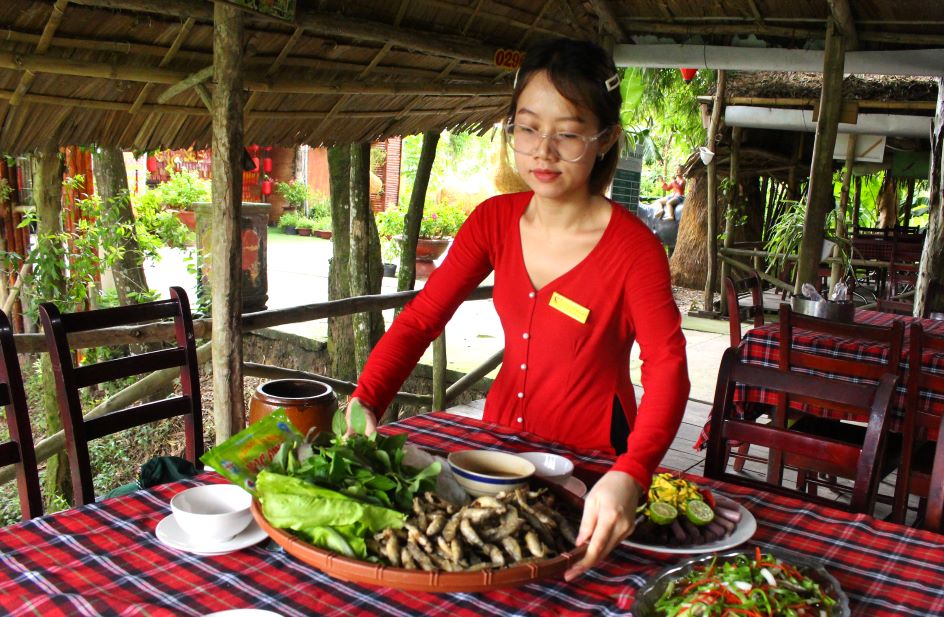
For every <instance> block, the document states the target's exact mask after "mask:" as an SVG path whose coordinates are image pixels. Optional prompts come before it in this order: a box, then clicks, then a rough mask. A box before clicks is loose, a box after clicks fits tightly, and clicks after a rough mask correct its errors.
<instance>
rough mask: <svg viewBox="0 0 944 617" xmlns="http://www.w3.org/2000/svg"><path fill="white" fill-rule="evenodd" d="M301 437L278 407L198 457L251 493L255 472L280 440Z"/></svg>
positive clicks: (272, 455) (275, 452) (253, 490)
mask: <svg viewBox="0 0 944 617" xmlns="http://www.w3.org/2000/svg"><path fill="white" fill-rule="evenodd" d="M303 437H304V436H303V435H302V434H301V432H299V430H298V429H297V428H295V426H294V425H293V424H292V423H291V422H290V421H289V419H288V417H287V416H286V415H285V410H284V409H281V408H279V409H277V410H275V411H274V412H272V413H271V414H269V415H267V416H266V417H264V418H262V419H261V420H259V421H258V422H254V423H253V424H250V425H249V426H247V427H246V428H245V429H243V430H242V431H240V432H238V433H236V434H235V435H233V436H232V437H230V438H229V439H227V440H226V441H224V442H223V443H221V444H219V445H218V446H216V447H215V448H213V449H212V450H210V451H208V452H207V453H206V454H204V455H203V456H201V457H200V460H201V461H203V463H204V464H205V465H209V466H210V467H212V468H213V469H215V470H216V471H217V473H219V474H220V475H221V476H223V477H224V478H226V479H227V480H229V481H230V482H232V483H233V484H235V485H236V486H241V487H243V488H244V489H246V490H247V491H249V492H250V493H252V494H253V495H255V494H256V475H257V474H258V473H259V472H260V471H262V470H263V469H265V468H266V466H267V465H268V464H269V463H270V462H271V461H272V458H273V457H274V456H275V455H276V454H277V453H278V451H279V448H280V447H281V446H282V444H283V443H285V442H286V441H288V440H301V439H303Z"/></svg>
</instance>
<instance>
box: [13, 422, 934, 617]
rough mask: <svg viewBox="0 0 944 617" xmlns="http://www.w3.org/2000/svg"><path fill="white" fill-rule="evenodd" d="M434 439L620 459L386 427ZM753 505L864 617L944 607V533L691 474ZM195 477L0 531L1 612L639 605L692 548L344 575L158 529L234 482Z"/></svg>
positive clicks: (772, 535)
mask: <svg viewBox="0 0 944 617" xmlns="http://www.w3.org/2000/svg"><path fill="white" fill-rule="evenodd" d="M381 430H383V431H385V432H388V433H391V434H392V433H400V432H408V433H409V440H410V441H411V442H412V443H414V444H416V445H419V446H421V447H426V448H429V449H431V450H441V451H454V450H464V449H483V448H484V449H497V450H503V451H508V452H523V451H549V452H554V453H556V454H561V455H563V456H566V457H568V458H570V459H571V460H572V461H573V462H574V463H575V475H576V476H577V477H579V478H581V479H582V480H584V481H585V482H586V483H588V484H592V483H593V482H594V481H595V480H596V479H598V478H599V477H600V476H601V475H602V474H603V473H605V472H606V471H607V470H608V469H609V468H610V466H611V465H612V464H613V462H614V457H613V456H612V455H610V454H608V453H605V452H601V451H576V450H572V449H568V448H565V447H562V446H560V445H556V444H553V443H549V442H548V441H546V440H544V439H542V438H540V437H538V436H536V435H533V434H529V433H524V432H521V431H516V430H513V429H510V428H508V427H504V426H499V425H495V424H490V423H486V422H482V421H479V420H474V419H471V418H466V417H462V416H458V415H453V414H449V413H444V412H436V413H429V414H422V415H417V416H413V417H410V418H407V419H404V420H401V421H398V422H395V423H393V424H389V425H386V426H384V427H382V429H381ZM686 477H687V478H688V479H689V480H692V481H695V482H697V483H699V484H701V485H703V486H706V487H708V488H710V489H711V490H712V491H716V492H719V493H721V494H724V495H726V496H728V497H730V498H731V499H734V500H735V501H737V502H738V503H739V504H741V505H742V506H744V507H745V508H746V509H747V510H748V511H749V512H750V513H751V514H752V515H753V517H754V518H755V519H756V521H757V529H756V532H755V533H754V535H753V537H751V538H750V539H749V540H747V542H746V544H745V545H743V548H745V549H746V550H749V551H751V552H753V551H754V550H756V548H760V550H762V551H767V550H770V549H779V550H783V551H789V552H792V553H794V554H797V555H800V556H802V557H804V558H806V559H807V560H810V561H813V562H816V563H818V564H821V565H822V566H823V567H825V569H826V570H827V571H828V572H829V573H830V574H832V575H833V576H834V577H835V578H836V579H837V580H838V581H839V583H840V585H841V586H842V589H843V590H844V591H845V593H846V594H847V595H848V597H849V601H850V606H851V609H852V614H853V615H869V616H876V615H879V616H880V615H889V616H891V615H895V616H902V615H914V616H916V617H918V616H920V617H927V616H929V615H944V586H942V585H941V584H940V583H941V581H942V580H944V536H942V535H939V534H935V533H931V532H929V531H923V530H919V529H913V528H909V527H905V526H902V525H897V524H893V523H888V522H883V521H880V520H876V519H874V518H872V517H871V516H867V515H864V514H849V513H845V512H842V511H839V510H834V509H831V508H828V507H823V506H818V505H812V504H809V503H805V502H803V501H800V500H797V499H792V498H789V497H784V496H778V495H773V494H768V493H766V492H762V491H759V490H755V489H749V488H743V487H738V486H735V485H733V484H727V483H724V482H717V481H711V480H707V479H704V478H700V477H698V476H686ZM224 481H225V480H223V478H222V477H221V476H219V475H217V474H216V473H215V472H212V471H206V472H203V473H201V474H200V475H198V476H196V477H194V478H192V479H187V480H182V481H177V482H173V483H170V484H164V485H161V486H157V487H153V488H150V489H145V490H140V491H136V492H133V493H131V494H128V495H124V496H120V497H116V498H111V499H104V500H101V501H97V502H95V503H93V504H89V505H85V506H81V507H76V508H71V509H67V510H64V511H61V512H56V513H52V514H48V515H46V516H43V517H41V518H37V519H33V520H30V521H25V522H21V523H19V524H16V525H11V526H8V527H5V528H3V529H0V612H3V613H4V614H7V615H14V616H18V615H42V616H44V617H46V616H50V615H122V616H130V615H147V616H150V617H164V616H171V615H206V614H208V613H211V612H216V611H222V610H225V609H234V608H255V609H263V610H268V611H272V612H274V613H276V614H279V615H283V616H285V617H290V616H291V617H296V616H298V617H300V616H307V615H326V616H327V615H378V614H383V615H403V616H413V615H443V616H448V617H461V616H466V615H468V616H470V617H471V616H475V617H482V616H490V615H591V614H592V615H630V614H631V611H630V609H631V606H632V604H633V600H634V597H635V595H636V593H637V591H638V590H639V589H640V588H642V587H643V586H644V585H645V584H646V582H647V580H649V579H650V578H651V577H652V576H653V575H654V574H655V573H657V572H658V571H659V570H660V569H663V568H665V567H667V566H669V565H671V564H674V563H677V562H678V561H680V560H681V559H682V558H683V556H681V555H672V554H664V553H659V552H652V551H648V550H639V549H637V548H632V547H629V546H626V545H620V546H618V547H617V548H616V549H615V550H614V551H613V552H612V553H611V554H610V555H609V556H608V557H607V558H606V559H605V560H604V561H602V562H601V563H599V564H598V565H597V566H596V567H594V568H592V569H591V570H589V571H588V572H586V573H585V574H584V575H582V576H580V577H578V578H577V579H575V580H574V581H572V582H565V581H564V580H563V579H562V578H553V579H543V580H538V581H535V582H532V583H529V584H526V585H523V586H521V587H515V588H505V589H495V590H490V591H487V592H481V593H431V592H416V591H401V590H397V589H392V588H387V587H379V586H372V585H362V584H354V583H349V582H345V581H343V580H339V579H336V578H333V577H331V576H329V575H328V574H326V573H324V572H322V571H320V570H318V569H316V568H314V567H311V566H309V565H306V564H305V563H303V562H301V561H299V560H298V559H296V558H295V557H292V556H291V555H289V554H287V553H285V552H283V551H282V550H280V549H278V547H277V546H273V545H272V544H271V543H269V542H267V541H266V540H263V541H262V542H260V543H259V544H257V545H255V546H251V547H248V548H246V549H244V550H241V551H238V552H233V553H229V554H223V555H212V556H200V555H194V554H191V553H188V552H184V551H180V550H177V549H174V548H170V547H168V546H165V545H164V544H162V543H161V542H159V541H158V539H157V538H156V536H155V528H156V527H157V525H158V523H159V522H160V521H161V520H162V519H164V518H165V517H167V516H168V515H169V514H170V506H169V501H170V499H171V497H173V496H174V495H175V494H177V493H179V492H180V491H182V490H185V489H187V488H189V487H192V486H197V485H202V484H207V483H218V482H224Z"/></svg>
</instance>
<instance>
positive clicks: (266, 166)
mask: <svg viewBox="0 0 944 617" xmlns="http://www.w3.org/2000/svg"><path fill="white" fill-rule="evenodd" d="M262 171H264V172H265V173H267V174H270V173H272V159H270V158H269V157H266V158H264V159H262Z"/></svg>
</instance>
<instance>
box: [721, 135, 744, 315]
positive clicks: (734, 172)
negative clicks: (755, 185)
mask: <svg viewBox="0 0 944 617" xmlns="http://www.w3.org/2000/svg"><path fill="white" fill-rule="evenodd" d="M741 131H742V129H741V127H739V126H736V127H734V128H732V129H731V164H730V168H729V182H730V191H731V194H730V196H729V199H728V207H727V211H726V213H725V217H724V247H725V248H731V245H732V244H733V243H734V218H735V217H736V216H738V215H739V214H740V211H739V209H738V188H739V185H738V171H739V164H740V160H741ZM728 271H729V267H728V264H726V263H725V262H723V261H722V262H721V281H724V279H725V277H726V276H728ZM720 296H721V314H722V315H727V314H728V306H727V305H728V298H727V294H724V293H722V294H720Z"/></svg>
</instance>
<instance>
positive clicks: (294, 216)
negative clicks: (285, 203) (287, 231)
mask: <svg viewBox="0 0 944 617" xmlns="http://www.w3.org/2000/svg"><path fill="white" fill-rule="evenodd" d="M300 218H301V215H300V214H298V213H297V212H286V213H284V214H283V215H282V216H280V217H279V227H298V219H300Z"/></svg>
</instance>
